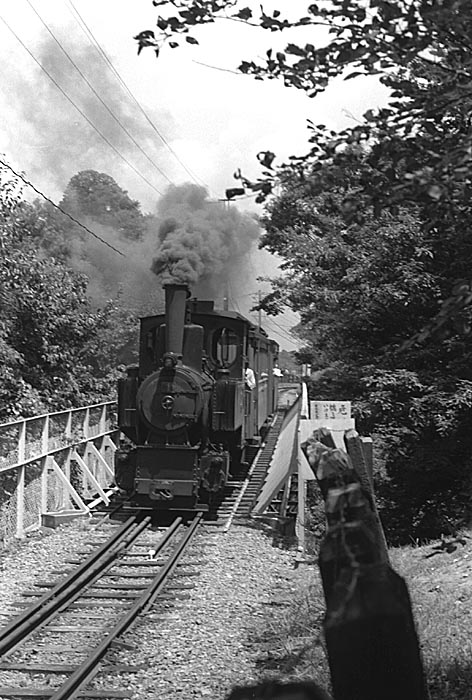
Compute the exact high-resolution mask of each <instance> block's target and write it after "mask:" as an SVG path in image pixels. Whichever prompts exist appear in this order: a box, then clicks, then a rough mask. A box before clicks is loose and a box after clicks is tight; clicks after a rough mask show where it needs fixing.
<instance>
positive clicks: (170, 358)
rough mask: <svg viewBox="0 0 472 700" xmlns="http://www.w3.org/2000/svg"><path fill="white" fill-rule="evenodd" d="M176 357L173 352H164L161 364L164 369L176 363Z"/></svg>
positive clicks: (171, 367)
mask: <svg viewBox="0 0 472 700" xmlns="http://www.w3.org/2000/svg"><path fill="white" fill-rule="evenodd" d="M177 360H178V357H177V355H176V354H175V353H173V352H166V354H165V355H164V357H163V362H162V365H163V367H164V369H173V368H174V367H175V366H176V365H177Z"/></svg>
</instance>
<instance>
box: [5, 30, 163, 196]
mask: <svg viewBox="0 0 472 700" xmlns="http://www.w3.org/2000/svg"><path fill="white" fill-rule="evenodd" d="M55 31H56V32H57V34H58V36H59V38H60V40H61V42H62V43H63V45H64V47H65V48H66V50H67V51H68V52H69V54H70V55H71V57H72V58H73V60H74V61H75V63H76V64H77V65H78V66H79V67H80V69H81V71H82V72H83V73H84V75H86V77H87V78H88V80H89V81H90V83H91V84H92V85H93V86H94V88H95V90H96V91H97V93H98V94H99V95H100V96H101V98H102V99H103V101H104V102H105V103H106V104H107V105H108V107H109V108H110V109H111V110H112V111H113V113H114V114H115V115H116V117H117V119H118V120H119V121H120V122H121V124H122V125H123V126H124V127H125V129H127V130H128V131H129V132H130V133H131V134H132V135H133V137H134V138H135V139H136V141H137V142H138V143H139V144H140V145H141V146H142V148H143V149H144V150H145V151H146V153H148V154H150V156H151V157H152V159H153V160H154V162H156V163H157V162H159V163H160V164H161V165H162V159H163V155H165V154H164V153H163V147H161V146H159V144H156V138H155V133H154V132H153V130H152V128H151V126H150V125H149V124H148V123H147V122H146V121H145V119H144V118H143V117H142V115H140V113H139V111H138V110H137V109H136V106H135V105H134V104H133V103H132V102H131V101H130V100H129V99H128V97H127V96H126V94H125V93H124V92H123V90H122V89H121V87H120V85H119V83H118V82H117V80H116V78H115V77H114V75H113V73H111V72H110V70H109V68H108V67H107V64H106V63H104V61H103V60H102V59H101V57H100V56H99V54H98V53H97V52H96V51H95V49H94V48H93V47H92V46H90V44H88V43H87V41H86V39H85V38H84V37H83V35H82V34H81V33H80V31H79V30H78V29H77V28H76V27H75V25H72V24H70V25H67V26H64V27H61V29H60V30H55ZM15 51H18V52H19V54H18V55H19V56H21V51H22V49H21V47H15ZM34 53H35V55H36V56H37V58H38V60H39V61H40V63H41V64H42V66H43V67H44V68H45V70H47V72H48V73H49V74H50V75H51V76H52V77H53V78H54V80H56V81H57V83H58V84H59V85H60V86H61V87H62V88H63V90H64V91H65V92H66V93H67V94H68V95H69V96H70V98H71V99H72V100H73V101H74V102H75V104H76V105H78V106H79V107H80V109H81V110H82V112H83V113H84V114H86V115H87V117H88V118H89V119H90V121H91V122H93V124H95V125H96V127H97V129H98V130H100V131H101V133H102V134H104V135H105V136H106V138H107V139H108V140H109V141H110V142H111V143H112V144H113V145H114V146H115V147H116V148H117V149H118V150H119V151H120V152H121V153H122V154H123V155H124V156H125V157H126V158H127V159H128V160H129V161H130V162H131V163H133V164H134V165H135V167H136V168H137V169H138V170H139V171H140V172H141V173H143V174H144V175H145V176H146V177H147V178H148V179H149V180H150V181H151V182H155V181H156V180H157V182H158V183H159V182H160V176H158V175H157V172H156V170H155V169H154V167H153V166H152V165H151V163H150V162H149V161H148V160H147V158H145V156H144V155H143V154H142V153H141V152H140V151H138V150H137V148H136V146H135V145H134V144H133V143H132V141H131V140H130V138H129V137H128V136H127V135H126V133H125V131H124V130H123V129H122V128H121V127H120V125H119V124H118V121H116V120H115V119H113V118H112V116H111V115H110V114H109V112H108V111H107V110H106V109H105V108H104V106H103V105H102V104H101V103H100V102H99V100H98V99H97V97H96V96H95V95H94V94H93V93H92V92H91V90H90V89H89V87H88V86H87V85H86V83H85V82H84V81H83V80H82V78H81V77H80V76H79V74H78V73H77V71H76V70H75V68H74V67H73V65H72V64H71V62H70V61H69V60H68V59H67V58H66V56H65V55H64V54H63V53H62V51H61V50H60V48H59V47H58V46H57V44H56V43H55V42H54V40H53V39H52V38H51V37H49V36H45V37H44V40H43V41H42V43H41V45H40V46H39V47H38V48H35V49H34ZM15 55H16V54H15ZM26 65H27V67H28V71H29V72H27V73H26V72H25V74H22V72H21V71H19V70H18V65H17V63H15V62H14V60H11V61H8V62H6V64H4V65H2V72H3V74H4V76H3V79H4V84H6V85H8V96H7V100H5V99H3V98H1V99H0V103H1V105H2V108H3V109H8V112H9V114H10V118H9V119H8V120H6V122H5V124H4V131H5V133H4V134H3V139H4V141H6V143H7V144H8V147H7V148H5V147H4V150H5V151H8V152H10V153H11V154H16V153H17V154H18V156H17V157H18V162H19V165H20V166H21V169H22V170H24V171H25V172H26V173H27V175H28V176H29V177H30V178H31V180H32V181H33V182H35V183H36V184H39V185H40V189H41V188H43V189H44V190H46V191H47V192H48V193H51V190H52V189H55V190H56V191H59V192H62V191H63V190H64V188H65V186H66V184H67V182H68V181H69V179H70V178H71V177H72V176H73V175H74V174H75V173H76V172H78V171H80V170H87V169H93V170H99V171H104V172H107V173H110V175H112V177H114V178H115V179H117V180H120V181H121V182H123V180H124V181H125V184H128V183H133V187H134V190H135V191H136V192H137V193H139V196H140V197H141V198H145V199H146V204H147V206H150V207H153V206H154V204H155V201H156V199H157V196H158V195H157V193H155V192H153V191H152V190H150V188H149V186H148V185H147V184H146V183H145V182H144V181H141V180H140V179H139V178H138V177H137V176H136V175H135V174H134V173H133V172H132V170H131V169H130V168H128V166H127V165H126V164H125V163H124V162H123V160H122V159H121V158H120V157H119V156H118V155H117V154H116V153H115V152H114V151H113V150H112V149H111V148H110V147H109V146H107V144H106V143H105V142H104V141H103V139H102V138H101V137H100V135H99V134H98V133H97V132H96V131H95V130H94V129H93V128H92V127H91V126H90V124H89V123H87V121H86V120H85V119H84V118H83V116H81V115H80V114H79V112H78V111H76V109H75V108H74V107H73V106H72V104H70V103H69V102H68V100H67V99H66V98H65V97H64V95H63V94H61V93H60V91H59V90H58V89H57V87H56V86H55V85H54V84H53V83H52V82H51V81H50V79H49V78H48V77H47V75H46V74H45V73H44V72H43V71H41V69H40V68H39V67H35V66H34V64H33V62H31V64H29V63H27V64H26ZM148 109H149V108H148ZM149 111H150V113H151V115H152V116H153V117H155V118H156V119H157V121H158V123H159V125H160V126H161V128H162V129H163V131H164V132H165V133H166V134H171V133H172V130H173V126H172V118H171V116H170V114H169V113H168V111H167V110H166V109H165V108H162V107H161V106H159V108H158V109H157V110H155V109H154V110H153V109H152V108H151V109H149ZM13 115H14V118H13ZM13 160H15V158H13Z"/></svg>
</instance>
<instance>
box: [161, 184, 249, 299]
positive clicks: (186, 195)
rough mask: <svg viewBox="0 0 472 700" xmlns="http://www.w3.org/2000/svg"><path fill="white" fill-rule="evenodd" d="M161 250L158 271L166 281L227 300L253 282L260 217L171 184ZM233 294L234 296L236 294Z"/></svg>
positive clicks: (165, 202)
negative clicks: (251, 262) (233, 291)
mask: <svg viewBox="0 0 472 700" xmlns="http://www.w3.org/2000/svg"><path fill="white" fill-rule="evenodd" d="M157 218H158V220H159V229H158V237H159V241H160V246H159V249H158V252H157V255H156V257H155V258H154V260H153V263H152V270H153V272H155V273H156V274H157V275H159V276H160V277H161V279H162V281H163V282H164V283H166V282H180V283H187V284H189V285H190V286H191V288H192V291H193V293H194V294H197V295H199V296H202V295H206V296H211V297H217V296H223V295H224V294H225V293H226V291H227V289H228V285H229V287H230V289H229V291H230V293H231V287H233V288H236V290H237V292H239V291H240V289H241V284H242V283H244V280H246V279H249V278H250V276H251V275H250V271H249V270H248V264H249V256H250V253H251V252H252V248H253V244H254V242H255V241H256V240H257V239H258V237H259V226H258V224H257V223H256V221H255V220H254V218H253V217H252V216H250V215H247V214H242V213H241V212H239V211H238V210H237V209H236V208H235V207H233V206H227V204H226V203H225V202H215V201H211V200H209V199H208V193H207V191H206V189H205V188H204V187H200V186H199V185H193V184H185V185H178V186H171V187H169V189H168V190H167V192H166V193H165V195H164V197H163V198H162V199H161V200H160V201H159V204H158V207H157ZM232 295H233V294H232Z"/></svg>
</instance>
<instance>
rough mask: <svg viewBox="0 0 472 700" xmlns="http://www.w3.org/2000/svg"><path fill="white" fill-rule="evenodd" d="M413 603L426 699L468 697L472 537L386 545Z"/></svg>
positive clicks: (471, 651)
mask: <svg viewBox="0 0 472 700" xmlns="http://www.w3.org/2000/svg"><path fill="white" fill-rule="evenodd" d="M391 561H392V566H393V567H394V569H395V570H396V571H397V572H398V573H399V574H400V575H401V576H403V578H405V580H406V582H407V584H408V588H409V590H410V596H411V599H412V604H413V613H414V616H415V620H416V625H417V630H418V636H419V639H420V644H421V649H422V654H423V662H424V667H425V672H426V677H427V679H428V686H429V689H430V693H431V700H443V699H444V698H447V699H448V700H469V699H470V697H471V690H470V689H471V688H472V636H471V629H472V539H469V538H468V537H467V536H465V537H460V538H458V539H457V540H450V541H449V547H447V546H445V545H444V544H442V543H432V544H429V545H424V546H419V547H415V546H410V547H401V548H395V549H393V550H391Z"/></svg>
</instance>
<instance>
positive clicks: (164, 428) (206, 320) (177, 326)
mask: <svg viewBox="0 0 472 700" xmlns="http://www.w3.org/2000/svg"><path fill="white" fill-rule="evenodd" d="M165 295H166V306H165V315H164V314H161V315H158V316H148V317H146V318H142V319H141V332H140V343H139V365H137V366H132V367H129V368H128V370H127V377H126V378H125V379H121V380H119V386H118V421H119V428H120V430H121V432H122V433H123V434H124V435H125V436H126V440H124V441H122V443H121V445H120V448H119V449H118V450H117V451H116V454H115V477H116V483H117V485H118V486H119V487H120V488H121V489H122V490H124V491H126V492H127V493H128V494H132V498H133V501H134V502H135V503H136V505H139V506H142V507H151V508H153V509H157V510H164V509H165V510H195V509H197V508H198V509H202V510H204V509H205V504H208V503H209V502H210V501H211V499H212V496H214V495H215V494H217V493H218V492H220V491H221V489H223V487H224V485H225V483H226V481H227V479H228V478H229V475H230V474H231V473H232V474H237V472H238V468H239V466H240V464H241V463H244V462H245V461H246V458H247V455H246V449H247V447H248V445H250V444H251V445H254V444H257V441H258V440H260V435H261V434H263V433H264V430H265V429H266V427H267V425H268V423H269V422H270V417H271V414H272V413H273V412H274V410H275V407H276V403H277V386H276V383H277V377H275V376H274V374H273V368H274V365H275V362H276V360H277V354H278V345H277V343H275V342H274V341H273V340H270V339H269V338H268V337H267V334H266V333H265V332H264V331H263V330H262V329H261V328H258V327H257V326H255V325H253V324H252V323H251V322H250V321H248V320H247V319H246V318H244V317H243V316H241V315H240V314H239V313H235V312H233V311H216V310H215V309H214V304H213V301H199V300H197V299H193V298H190V294H189V291H188V288H187V286H186V285H178V284H171V285H166V286H165Z"/></svg>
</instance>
